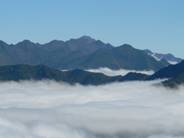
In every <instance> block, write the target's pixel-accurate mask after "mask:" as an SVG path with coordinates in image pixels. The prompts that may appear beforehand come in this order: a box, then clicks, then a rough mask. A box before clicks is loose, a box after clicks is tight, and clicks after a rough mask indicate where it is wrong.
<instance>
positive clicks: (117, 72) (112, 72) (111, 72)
mask: <svg viewBox="0 0 184 138" xmlns="http://www.w3.org/2000/svg"><path fill="white" fill-rule="evenodd" d="M86 71H89V72H95V73H103V74H105V75H107V76H117V75H122V76H124V75H126V74H127V73H129V72H136V73H143V74H147V75H152V74H153V73H154V71H151V70H150V71H146V70H145V71H137V70H126V69H120V70H111V69H109V68H99V69H89V70H86Z"/></svg>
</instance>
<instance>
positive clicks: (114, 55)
mask: <svg viewBox="0 0 184 138" xmlns="http://www.w3.org/2000/svg"><path fill="white" fill-rule="evenodd" d="M16 64H29V65H39V64H42V65H46V66H49V67H51V68H55V69H65V70H69V69H70V70H71V69H76V68H79V69H89V68H99V67H108V68H111V69H120V68H124V69H134V70H159V69H161V68H163V67H165V66H167V65H168V63H167V62H166V61H157V60H155V59H154V58H153V57H151V56H150V55H148V54H147V53H146V52H145V51H144V50H139V49H135V48H133V47H132V46H130V45H128V44H125V45H122V46H119V47H113V46H112V45H111V44H108V43H104V42H102V41H100V40H95V39H93V38H91V37H89V36H83V37H80V38H78V39H70V40H68V41H60V40H53V41H51V42H49V43H46V44H39V43H33V42H31V41H29V40H24V41H22V42H19V43H17V44H11V45H8V44H6V43H4V42H3V41H0V65H1V66H2V65H16Z"/></svg>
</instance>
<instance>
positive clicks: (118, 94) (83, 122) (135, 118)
mask: <svg viewBox="0 0 184 138" xmlns="http://www.w3.org/2000/svg"><path fill="white" fill-rule="evenodd" d="M158 82H159V81H149V82H125V83H114V84H108V85H103V86H81V85H75V86H70V85H68V84H65V83H56V82H53V81H40V82H34V81H24V82H4V83H0V137H1V138H184V131H183V130H184V87H182V86H181V87H180V88H179V89H177V90H174V89H172V90H171V89H167V88H164V87H161V86H158V85H156V84H157V83H158Z"/></svg>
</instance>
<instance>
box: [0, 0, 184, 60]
mask: <svg viewBox="0 0 184 138" xmlns="http://www.w3.org/2000/svg"><path fill="white" fill-rule="evenodd" d="M183 7H184V0H0V18H1V19H0V39H1V40H3V41H5V42H8V43H16V42H18V41H21V40H23V39H30V40H32V41H34V42H40V43H45V42H48V41H50V40H53V39H60V40H68V39H70V38H76V37H80V36H82V35H90V36H91V37H94V38H96V39H101V40H103V41H104V42H110V43H112V44H113V45H115V46H118V45H121V44H123V43H129V44H131V45H133V46H134V47H136V48H139V49H146V48H148V49H151V50H153V51H157V52H164V53H167V52H171V53H174V54H175V55H177V56H180V57H183V58H184V38H183V36H184V8H183Z"/></svg>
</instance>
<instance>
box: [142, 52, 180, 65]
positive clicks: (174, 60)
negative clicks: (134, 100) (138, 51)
mask: <svg viewBox="0 0 184 138" xmlns="http://www.w3.org/2000/svg"><path fill="white" fill-rule="evenodd" d="M145 52H146V53H147V54H148V55H150V56H152V57H153V58H155V59H156V60H157V61H161V60H166V61H167V62H168V63H170V64H177V63H179V62H181V61H182V59H181V58H178V57H175V56H174V55H172V54H170V53H169V54H161V53H153V52H152V51H150V50H145Z"/></svg>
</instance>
